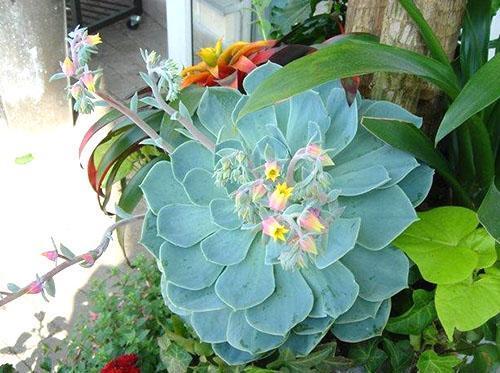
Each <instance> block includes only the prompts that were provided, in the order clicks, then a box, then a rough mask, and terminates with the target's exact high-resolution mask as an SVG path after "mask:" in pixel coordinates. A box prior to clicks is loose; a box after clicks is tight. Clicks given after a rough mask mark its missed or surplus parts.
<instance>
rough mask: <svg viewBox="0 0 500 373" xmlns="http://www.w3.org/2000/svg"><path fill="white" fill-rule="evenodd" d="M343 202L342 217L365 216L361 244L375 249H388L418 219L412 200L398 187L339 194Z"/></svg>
mask: <svg viewBox="0 0 500 373" xmlns="http://www.w3.org/2000/svg"><path fill="white" fill-rule="evenodd" d="M339 203H340V205H341V206H345V208H346V209H345V211H344V213H343V215H342V217H346V218H350V217H352V218H355V217H360V218H361V227H360V230H359V236H358V243H359V244H360V245H362V246H364V247H366V248H368V249H371V250H380V249H382V248H384V247H385V246H387V245H388V244H389V243H390V242H391V241H392V240H394V239H395V238H396V237H397V236H398V235H399V234H400V233H401V232H403V231H404V230H405V229H406V228H408V226H410V224H411V223H413V222H414V221H415V220H417V214H416V213H415V210H414V209H413V206H412V204H411V202H410V200H409V199H408V197H406V194H404V192H403V191H402V190H401V188H399V187H398V186H392V187H389V188H384V189H376V190H372V191H370V192H368V193H365V194H363V195H360V196H356V197H339Z"/></svg>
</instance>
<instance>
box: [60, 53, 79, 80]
mask: <svg viewBox="0 0 500 373" xmlns="http://www.w3.org/2000/svg"><path fill="white" fill-rule="evenodd" d="M61 69H62V72H63V73H64V75H66V76H68V77H70V76H73V75H75V72H76V67H75V64H74V63H73V61H71V59H70V58H69V57H66V58H65V59H64V62H63V63H62V64H61Z"/></svg>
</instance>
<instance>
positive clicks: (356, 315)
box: [335, 297, 382, 324]
mask: <svg viewBox="0 0 500 373" xmlns="http://www.w3.org/2000/svg"><path fill="white" fill-rule="evenodd" d="M381 304H382V302H368V301H367V300H364V299H363V298H361V297H358V298H357V299H356V302H354V304H353V305H352V307H351V308H349V310H348V311H347V312H346V313H344V314H342V315H340V317H339V318H338V319H336V320H335V324H347V323H352V322H357V321H363V320H366V319H367V318H369V317H372V318H373V317H375V315H376V314H377V312H378V309H379V308H380V305H381Z"/></svg>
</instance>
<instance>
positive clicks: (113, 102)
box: [95, 91, 174, 154]
mask: <svg viewBox="0 0 500 373" xmlns="http://www.w3.org/2000/svg"><path fill="white" fill-rule="evenodd" d="M95 95H96V96H98V97H99V98H101V99H102V100H103V101H105V102H106V103H107V104H108V105H109V106H111V107H112V108H114V109H116V110H118V111H119V112H120V113H122V114H123V115H125V116H126V117H127V118H128V119H130V120H131V121H132V122H134V123H135V124H136V125H137V127H139V128H140V129H141V130H143V131H144V133H145V134H146V135H148V137H150V138H151V139H152V140H153V141H154V142H155V144H156V145H158V146H159V147H160V148H161V149H163V150H164V151H165V153H167V154H172V152H173V151H174V147H173V146H172V145H170V144H169V143H167V142H166V141H165V140H164V139H163V137H161V136H160V135H159V134H158V133H157V132H156V131H155V130H154V129H152V128H151V127H150V125H149V124H147V123H146V122H145V121H144V120H142V119H141V117H139V116H138V115H137V113H134V112H133V111H132V110H130V109H129V108H128V107H126V106H125V105H123V104H122V103H121V102H120V101H118V100H117V99H116V98H114V97H112V96H110V95H109V94H107V93H105V92H102V91H98V92H95Z"/></svg>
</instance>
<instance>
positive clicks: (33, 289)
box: [26, 280, 43, 294]
mask: <svg viewBox="0 0 500 373" xmlns="http://www.w3.org/2000/svg"><path fill="white" fill-rule="evenodd" d="M42 289H43V283H42V282H41V281H40V280H36V281H33V282H32V283H31V284H30V285H29V289H28V291H27V292H26V293H27V294H38V293H41V292H42Z"/></svg>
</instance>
